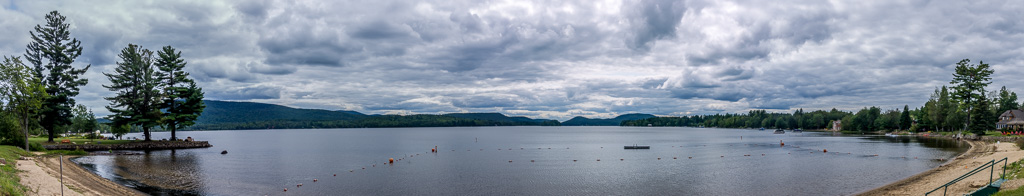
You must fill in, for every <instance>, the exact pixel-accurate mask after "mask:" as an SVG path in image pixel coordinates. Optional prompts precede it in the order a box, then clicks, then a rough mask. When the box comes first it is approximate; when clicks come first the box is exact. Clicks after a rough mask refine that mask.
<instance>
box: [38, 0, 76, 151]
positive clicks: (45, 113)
mask: <svg viewBox="0 0 1024 196" xmlns="http://www.w3.org/2000/svg"><path fill="white" fill-rule="evenodd" d="M64 21H65V17H64V16H61V15H60V13H58V12H57V11H52V12H50V13H49V14H46V26H39V25H36V27H35V32H29V33H30V34H31V35H32V42H30V43H29V44H28V48H27V49H25V60H27V61H28V62H30V63H32V65H34V66H35V67H34V71H35V74H36V77H38V78H40V80H42V83H43V85H44V86H45V87H46V94H48V95H49V96H47V97H46V99H45V100H44V102H43V109H42V120H41V122H40V124H41V125H42V126H43V129H46V130H47V131H48V133H49V139H48V141H50V142H53V137H54V134H56V133H55V130H56V127H59V126H66V125H68V124H69V123H70V121H71V120H70V119H71V107H74V106H75V99H74V97H75V96H77V95H78V90H79V89H78V87H79V86H85V84H87V83H89V80H88V79H84V78H82V79H79V76H81V75H82V74H85V71H87V70H89V67H91V66H92V65H86V66H85V68H83V69H75V68H74V67H72V66H71V64H72V63H74V62H75V58H78V56H81V55H82V47H81V42H79V41H78V39H74V38H71V32H69V31H68V27H69V25H68V24H67V23H65V22H64Z"/></svg>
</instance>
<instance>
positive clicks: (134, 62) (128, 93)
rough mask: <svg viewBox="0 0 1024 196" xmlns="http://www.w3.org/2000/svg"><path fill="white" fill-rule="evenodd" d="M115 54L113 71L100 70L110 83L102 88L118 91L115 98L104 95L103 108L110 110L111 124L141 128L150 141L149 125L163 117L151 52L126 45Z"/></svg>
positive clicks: (154, 123)
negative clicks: (108, 102) (115, 61)
mask: <svg viewBox="0 0 1024 196" xmlns="http://www.w3.org/2000/svg"><path fill="white" fill-rule="evenodd" d="M118 57H120V58H121V62H117V67H116V68H115V70H114V71H115V73H103V75H105V76H107V78H108V79H110V83H111V84H110V85H103V87H105V88H107V89H109V90H110V91H114V92H116V93H117V94H116V95H115V96H114V97H105V98H104V99H106V100H109V101H110V105H109V106H106V108H107V110H110V112H112V113H113V114H111V115H110V117H109V119H110V120H111V121H113V126H114V127H120V126H123V125H137V126H140V127H142V131H143V134H144V135H145V139H146V141H150V140H151V137H150V135H151V134H150V128H152V127H153V126H157V125H159V121H160V120H161V116H162V115H161V112H160V105H161V102H160V98H161V94H160V90H159V89H158V87H159V86H160V81H159V80H158V78H157V77H156V68H155V67H154V66H153V52H152V51H150V50H147V49H143V48H141V47H139V46H137V45H134V44H128V47H126V48H124V49H122V50H121V54H119V55H118Z"/></svg>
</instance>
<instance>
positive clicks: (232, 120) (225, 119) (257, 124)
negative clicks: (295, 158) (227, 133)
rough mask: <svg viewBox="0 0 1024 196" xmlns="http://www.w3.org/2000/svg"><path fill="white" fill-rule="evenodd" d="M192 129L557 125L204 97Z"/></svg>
mask: <svg viewBox="0 0 1024 196" xmlns="http://www.w3.org/2000/svg"><path fill="white" fill-rule="evenodd" d="M205 103H206V109H205V110H204V111H203V115H202V116H200V117H199V119H198V120H196V125H194V126H192V127H191V129H193V130H231V129H293V128H294V129H301V128H363V127H456V126H558V125H559V123H558V121H556V120H545V119H530V118H526V117H508V116H505V115H503V114H499V113H453V114H445V115H430V114H420V115H406V116H401V115H366V114H363V113H360V112H356V111H330V110H319V109H299V108H291V107H286V106H281V105H274V104H265V103H253V102H231V101H215V100H205Z"/></svg>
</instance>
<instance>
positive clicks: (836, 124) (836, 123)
mask: <svg viewBox="0 0 1024 196" xmlns="http://www.w3.org/2000/svg"><path fill="white" fill-rule="evenodd" d="M842 130H843V121H842V120H833V121H832V131H842Z"/></svg>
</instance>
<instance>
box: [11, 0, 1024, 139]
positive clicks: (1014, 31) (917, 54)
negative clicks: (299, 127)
mask: <svg viewBox="0 0 1024 196" xmlns="http://www.w3.org/2000/svg"><path fill="white" fill-rule="evenodd" d="M0 4H2V6H3V9H2V10H0V35H2V36H0V55H8V56H11V55H18V56H20V55H22V54H23V53H24V50H25V45H26V44H28V42H29V41H30V38H29V31H30V30H31V29H32V27H34V26H35V25H36V24H41V23H43V22H44V16H45V15H46V13H48V12H50V11H52V10H58V11H59V12H60V13H61V14H63V15H65V16H67V17H68V21H69V22H70V23H71V26H72V28H71V35H72V36H73V37H75V38H77V39H79V40H81V41H82V46H83V47H84V51H83V55H82V56H81V57H79V58H78V59H77V62H76V64H75V66H76V67H83V66H85V65H86V64H92V68H91V69H89V71H88V72H87V73H86V75H85V77H86V78H88V79H89V84H88V85H87V86H86V87H84V88H82V93H81V94H80V95H79V96H78V97H77V98H76V99H77V100H78V101H79V103H82V104H85V105H87V106H89V107H90V108H93V110H94V111H95V112H96V113H97V115H99V116H103V115H107V114H109V112H108V111H106V109H104V108H103V106H105V105H107V104H108V102H107V101H105V100H103V98H102V97H105V96H111V95H112V93H111V92H110V91H108V90H106V89H105V88H103V87H102V86H101V85H102V84H109V81H108V80H107V79H106V78H105V77H103V75H102V72H108V73H109V72H113V70H114V63H115V62H117V61H119V59H118V57H117V53H118V52H119V51H120V50H121V49H122V48H124V47H125V46H127V45H128V44H129V43H134V44H138V45H141V46H143V47H145V48H148V49H152V50H156V49H159V48H160V47H162V46H166V45H171V46H173V47H175V48H178V49H180V51H182V52H183V56H184V58H185V60H187V61H188V66H187V67H186V68H185V69H186V70H187V71H189V72H191V73H192V77H194V78H195V79H196V80H197V81H198V83H199V84H200V86H202V87H203V88H204V90H205V92H206V98H207V99H214V100H237V101H254V102H261V103H273V104H281V105H286V106H292V107H300V108H318V109H328V110H355V111H360V112H364V113H374V114H412V113H417V114H418V113H427V114H436V113H452V112H501V113H505V114H508V115H516V116H528V117H533V118H548V119H559V120H567V119H569V118H571V117H573V116H586V117H600V118H608V117H614V116H616V115H620V114H626V113H650V114H656V115H673V116H679V115H695V114H714V113H735V112H746V111H747V110H751V109H767V110H769V111H777V112H791V111H792V110H795V109H797V108H804V109H805V110H815V109H831V108H838V109H842V110H856V109H859V108H862V107H866V106H880V107H882V108H883V109H895V108H900V109H902V107H903V105H910V107H919V106H921V105H922V104H923V103H924V102H925V101H927V99H928V97H929V95H930V94H931V93H932V91H933V90H934V89H935V88H936V87H938V86H941V85H948V83H949V81H950V80H951V79H952V75H951V74H952V72H953V67H954V63H956V62H958V61H959V60H961V59H964V58H969V59H971V60H973V61H974V62H977V61H978V60H984V62H985V63H989V64H991V65H992V67H993V69H994V70H995V74H994V75H993V76H992V78H993V79H992V82H993V83H992V85H991V86H989V88H988V89H989V90H996V89H998V87H1000V86H1007V88H1008V89H1010V90H1012V91H1015V92H1024V49H1022V45H1024V1H831V2H830V1H821V0H809V1H723V0H707V1H700V0H692V1H657V0H655V1H632V0H629V1H614V0H613V1H595V0H580V1H538V2H529V1H487V0H468V1H453V0H442V1H386V0H371V1H310V0H302V1H251V0H245V1H211V0H195V1H190V0H183V1H48V0H28V1H20V0H19V1H11V0H0Z"/></svg>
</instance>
